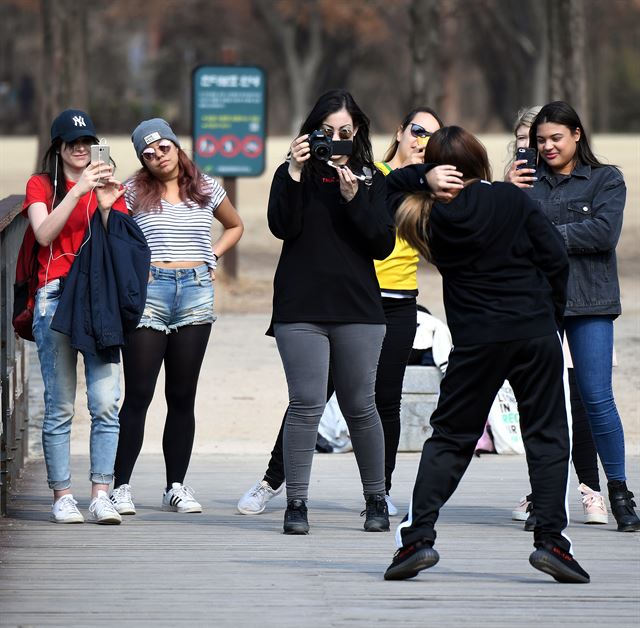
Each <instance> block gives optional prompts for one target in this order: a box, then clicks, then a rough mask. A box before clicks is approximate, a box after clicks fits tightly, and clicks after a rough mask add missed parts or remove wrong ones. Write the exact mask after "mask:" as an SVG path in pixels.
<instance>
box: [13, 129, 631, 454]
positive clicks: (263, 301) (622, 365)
mask: <svg viewBox="0 0 640 628" xmlns="http://www.w3.org/2000/svg"><path fill="white" fill-rule="evenodd" d="M107 139H108V141H109V143H110V144H111V147H112V148H111V154H112V156H113V157H114V159H115V160H116V163H117V176H118V177H119V178H121V179H125V178H126V177H127V176H128V175H130V174H131V173H132V172H134V170H135V169H136V168H137V167H138V165H139V164H138V163H137V160H136V158H135V155H134V153H133V148H132V145H131V142H130V141H129V138H128V137H122V136H117V137H108V138H107ZM481 139H482V141H483V142H484V144H485V145H486V147H487V149H488V152H489V156H490V159H491V162H492V165H493V170H494V178H495V179H500V178H501V177H502V172H503V169H504V164H505V161H506V160H507V145H508V143H509V140H510V137H509V136H507V135H490V136H482V137H481ZM289 142H290V139H288V138H271V139H270V140H269V142H268V144H267V151H268V153H267V154H268V163H267V168H266V170H265V173H264V174H263V175H262V176H261V177H256V178H247V179H241V180H239V182H238V199H237V205H238V209H239V211H240V213H241V215H242V217H243V219H244V221H245V226H246V230H245V235H244V237H243V239H242V241H241V242H240V245H239V247H238V256H239V278H238V279H237V280H236V281H233V282H232V281H229V280H227V279H225V276H224V267H223V270H222V272H221V273H219V280H218V283H217V290H216V307H217V310H218V312H219V313H220V314H221V315H223V316H221V320H220V321H219V327H220V328H221V329H220V331H221V330H222V329H223V327H222V325H221V323H222V322H223V321H222V318H223V317H224V314H225V313H228V314H231V313H233V314H256V315H259V314H266V313H268V312H269V310H270V300H271V280H272V278H273V272H274V269H275V265H276V263H277V257H278V253H279V249H280V243H279V241H278V240H276V239H275V238H274V237H273V236H272V235H271V234H270V232H269V230H268V228H267V222H266V204H267V198H268V195H269V186H270V181H271V176H272V173H273V171H274V170H275V168H276V167H277V165H278V164H279V163H280V162H281V161H282V159H283V158H284V156H285V154H286V152H287V148H288V144H289ZM387 142H388V138H387V137H375V138H374V152H375V154H376V155H380V156H381V155H382V154H383V153H384V150H385V148H386V146H387ZM190 144H191V143H190V140H189V139H188V138H184V139H183V141H182V145H183V147H184V148H185V149H186V150H189V148H190ZM593 147H594V149H595V151H596V153H597V154H598V155H599V156H600V157H601V158H602V159H603V160H604V161H607V162H611V163H615V164H617V165H618V166H620V167H621V168H622V170H623V172H624V175H625V179H626V182H627V187H628V197H627V205H626V209H625V224H624V228H623V233H622V237H621V241H620V244H619V247H618V253H619V270H620V277H621V285H622V299H623V310H624V313H623V315H622V316H621V317H620V318H619V319H618V320H617V321H616V352H617V360H618V366H617V368H615V369H614V386H615V392H616V396H617V401H618V406H619V408H620V411H621V414H622V417H623V421H624V424H625V430H626V433H627V439H628V441H629V445H630V449H631V453H639V452H640V413H639V411H638V401H639V396H638V391H639V390H640V375H639V368H638V367H639V366H640V361H639V353H638V348H639V347H640V273H639V272H638V271H639V270H640V246H639V244H638V243H639V241H640V136H638V135H627V136H618V135H602V136H596V137H595V138H594V140H593ZM35 153H36V144H35V139H34V138H30V137H3V138H0V198H3V197H5V196H7V195H9V194H22V193H23V192H24V185H25V182H26V180H27V178H28V176H29V174H30V173H31V172H32V171H33V169H34V166H35V163H36V154H35ZM419 282H420V287H421V297H420V302H421V303H423V304H424V305H426V306H427V307H428V308H429V309H431V310H432V312H433V313H434V314H436V315H438V316H440V317H443V308H442V297H441V285H440V279H439V276H438V274H437V272H435V271H434V270H433V269H432V268H429V267H427V266H426V265H423V267H422V268H421V270H420V272H419ZM262 338H264V337H262ZM219 339H220V336H218V340H216V339H215V337H214V341H213V343H212V344H213V347H214V348H215V347H216V342H219ZM257 342H261V341H260V340H257ZM217 346H218V348H219V347H220V345H219V344H218V345H217ZM210 349H211V347H210ZM214 350H215V349H214ZM274 357H275V356H274ZM274 364H275V365H276V368H279V362H278V359H277V357H275V361H274ZM278 377H280V375H279V376H278ZM277 381H278V382H279V381H280V379H278V380H277ZM228 383H229V385H232V383H231V382H228ZM263 394H267V391H265V390H263ZM285 394H286V392H285V391H283V390H279V391H278V392H277V394H275V395H274V393H273V391H269V393H268V395H267V396H268V397H269V398H270V399H272V400H273V402H274V408H273V409H269V411H268V415H269V417H268V420H267V423H268V424H269V425H266V426H264V431H262V430H260V434H256V433H255V432H250V431H248V430H246V426H243V425H242V420H243V418H244V417H243V416H240V415H238V416H236V414H233V413H234V412H236V413H238V412H239V411H237V410H235V406H234V407H233V408H232V407H231V406H229V407H230V410H229V411H230V412H231V413H232V414H231V416H229V420H228V421H223V422H222V425H221V424H218V425H217V427H216V428H215V432H216V433H215V440H216V441H217V442H221V440H220V439H222V440H223V441H224V440H227V441H228V442H229V444H230V446H231V444H232V443H234V442H235V443H238V440H239V439H240V440H243V439H245V438H249V439H251V438H254V439H256V441H257V442H256V444H257V445H259V444H260V443H263V444H262V447H261V448H262V450H263V451H267V447H268V446H269V445H270V439H271V438H273V436H269V434H271V435H275V432H276V430H277V425H278V423H279V419H280V417H281V411H282V410H283V409H284V405H283V404H284V403H285V400H284V395H285ZM271 395H274V396H273V397H272V396H271ZM257 396H258V397H260V395H257ZM202 397H203V395H202V393H201V395H200V396H199V402H198V403H199V404H200V403H202V404H205V402H204V400H203V401H201V398H202ZM234 399H243V397H242V396H241V397H234ZM259 401H260V399H256V407H259ZM262 401H263V402H264V401H267V399H265V398H264V397H262ZM220 402H221V400H220V399H218V403H220ZM154 404H155V401H154ZM79 405H80V404H79ZM235 405H236V406H237V405H238V404H237V403H236V404H235ZM276 406H277V409H276ZM271 424H273V425H271ZM265 440H266V442H265ZM245 442H246V441H245ZM84 443H85V446H86V440H85V441H84ZM145 448H146V444H145ZM230 448H231V449H235V447H234V446H231V447H230ZM154 449H155V448H154Z"/></svg>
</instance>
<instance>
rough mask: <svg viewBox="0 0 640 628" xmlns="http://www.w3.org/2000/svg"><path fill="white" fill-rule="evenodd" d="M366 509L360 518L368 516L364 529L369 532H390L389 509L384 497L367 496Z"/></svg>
mask: <svg viewBox="0 0 640 628" xmlns="http://www.w3.org/2000/svg"><path fill="white" fill-rule="evenodd" d="M366 500H367V501H366V508H365V510H363V511H362V512H361V513H360V516H361V517H362V516H364V515H366V518H365V520H364V529H365V530H366V531H367V532H388V531H389V508H388V507H387V500H386V499H385V498H384V495H367V497H366Z"/></svg>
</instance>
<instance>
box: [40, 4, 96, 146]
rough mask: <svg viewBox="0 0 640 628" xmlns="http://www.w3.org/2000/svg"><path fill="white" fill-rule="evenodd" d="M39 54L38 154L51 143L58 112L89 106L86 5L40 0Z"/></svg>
mask: <svg viewBox="0 0 640 628" xmlns="http://www.w3.org/2000/svg"><path fill="white" fill-rule="evenodd" d="M40 18H41V23H42V57H41V61H40V82H39V91H38V99H39V107H38V108H39V112H40V117H39V125H38V126H39V130H38V155H42V154H44V152H45V151H46V149H47V147H48V146H49V144H50V135H49V129H50V125H51V121H52V120H53V118H54V117H55V116H56V115H57V114H58V113H60V111H62V110H64V109H67V108H70V107H73V108H78V109H86V108H87V105H88V94H89V92H88V88H87V85H88V72H87V5H86V4H85V3H84V2H76V1H75V0H40Z"/></svg>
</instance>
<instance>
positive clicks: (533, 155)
mask: <svg viewBox="0 0 640 628" xmlns="http://www.w3.org/2000/svg"><path fill="white" fill-rule="evenodd" d="M521 159H526V160H527V163H526V164H519V165H518V166H516V170H521V169H522V168H533V169H534V170H535V169H536V167H537V164H536V162H537V161H538V151H537V150H536V149H535V148H517V149H516V161H520V160H521Z"/></svg>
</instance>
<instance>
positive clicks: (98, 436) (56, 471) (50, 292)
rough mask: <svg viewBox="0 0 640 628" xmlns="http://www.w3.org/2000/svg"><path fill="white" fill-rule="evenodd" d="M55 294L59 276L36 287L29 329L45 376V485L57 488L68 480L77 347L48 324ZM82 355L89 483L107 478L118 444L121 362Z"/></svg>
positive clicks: (56, 299)
mask: <svg viewBox="0 0 640 628" xmlns="http://www.w3.org/2000/svg"><path fill="white" fill-rule="evenodd" d="M45 293H46V294H45ZM60 294H61V287H60V280H59V279H55V280H54V281H52V282H50V283H48V284H47V285H46V286H45V287H43V288H40V289H39V290H38V292H37V293H36V305H35V308H34V313H33V335H34V338H35V341H36V346H37V347H38V357H39V358H40V370H41V371H42V379H43V382H44V419H43V423H42V448H43V450H44V459H45V463H46V466H47V479H48V482H49V488H51V489H54V490H60V491H61V490H64V489H67V488H69V487H70V486H71V469H70V445H71V420H72V419H73V414H74V405H75V398H76V383H77V382H76V362H77V359H78V351H77V350H76V349H73V348H72V347H71V343H70V339H69V336H65V335H64V334H61V333H59V332H57V331H53V330H52V329H51V320H52V319H53V315H54V314H55V312H56V309H57V307H58V302H59V300H60ZM83 358H84V373H85V378H86V382H87V403H88V407H89V413H90V415H91V437H90V447H91V449H90V459H91V470H90V479H91V482H92V483H94V484H109V483H111V480H112V479H113V465H114V461H115V457H116V449H117V447H118V432H119V423H118V405H119V402H120V365H119V364H112V363H110V362H103V361H102V360H101V359H100V358H99V357H98V356H95V355H90V354H83Z"/></svg>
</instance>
